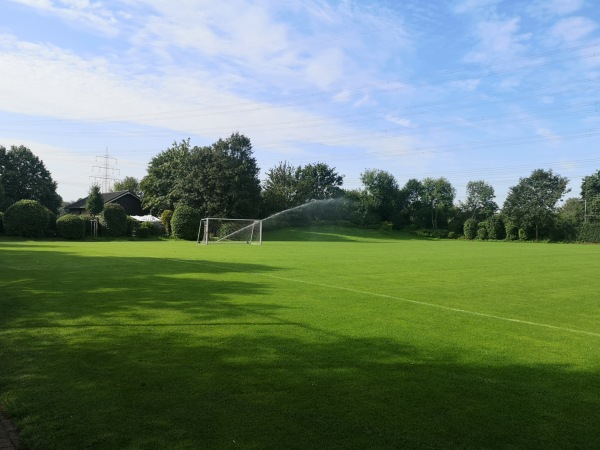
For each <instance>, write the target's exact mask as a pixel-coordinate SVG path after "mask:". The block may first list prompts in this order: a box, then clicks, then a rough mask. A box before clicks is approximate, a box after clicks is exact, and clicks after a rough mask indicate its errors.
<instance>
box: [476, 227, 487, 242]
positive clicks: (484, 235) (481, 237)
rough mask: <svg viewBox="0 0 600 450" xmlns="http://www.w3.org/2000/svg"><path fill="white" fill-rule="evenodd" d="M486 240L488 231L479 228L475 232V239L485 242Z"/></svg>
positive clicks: (484, 228)
mask: <svg viewBox="0 0 600 450" xmlns="http://www.w3.org/2000/svg"><path fill="white" fill-rule="evenodd" d="M487 238H488V230H487V228H486V227H481V228H479V229H478V230H477V239H479V240H480V241H485V240H486V239H487Z"/></svg>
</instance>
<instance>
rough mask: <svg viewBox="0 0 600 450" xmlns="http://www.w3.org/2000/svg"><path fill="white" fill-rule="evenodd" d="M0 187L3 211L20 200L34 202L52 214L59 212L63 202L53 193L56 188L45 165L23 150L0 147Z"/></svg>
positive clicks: (0, 208) (22, 147) (21, 147)
mask: <svg viewBox="0 0 600 450" xmlns="http://www.w3.org/2000/svg"><path fill="white" fill-rule="evenodd" d="M0 183H2V189H3V191H4V201H3V203H2V204H1V205H0V210H2V211H4V210H6V208H8V207H9V206H10V205H12V204H13V203H15V202H17V201H19V200H35V201H37V202H39V203H40V204H41V205H42V206H45V207H46V208H48V209H49V210H51V211H53V212H58V210H59V208H60V206H61V203H62V198H61V197H60V195H58V194H57V193H56V188H57V184H56V182H55V181H54V180H53V179H52V176H51V174H50V172H49V171H48V170H47V169H46V166H44V163H43V162H42V161H41V160H40V159H39V158H38V157H37V156H35V155H34V154H33V153H32V152H31V150H29V149H28V148H27V147H24V146H22V145H21V146H18V147H16V146H14V145H13V146H11V148H10V150H7V149H6V148H5V147H3V146H0Z"/></svg>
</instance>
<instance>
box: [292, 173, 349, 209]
mask: <svg viewBox="0 0 600 450" xmlns="http://www.w3.org/2000/svg"><path fill="white" fill-rule="evenodd" d="M296 179H297V180H298V190H297V195H296V196H297V201H298V202H299V204H302V203H305V202H309V201H311V200H325V199H329V198H335V197H339V196H341V195H342V189H341V186H342V184H343V183H344V176H343V175H340V174H338V173H337V172H336V170H335V167H329V166H328V165H327V164H325V163H314V164H307V165H305V166H304V167H298V168H297V169H296Z"/></svg>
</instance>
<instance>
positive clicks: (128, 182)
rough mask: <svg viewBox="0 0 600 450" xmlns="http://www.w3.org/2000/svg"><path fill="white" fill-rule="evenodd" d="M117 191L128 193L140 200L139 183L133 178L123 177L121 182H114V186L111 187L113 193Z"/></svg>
mask: <svg viewBox="0 0 600 450" xmlns="http://www.w3.org/2000/svg"><path fill="white" fill-rule="evenodd" d="M118 191H129V192H131V193H132V194H135V195H137V196H138V197H140V198H141V197H142V191H141V189H140V182H139V180H138V179H137V178H135V177H125V178H123V179H122V180H121V181H115V184H114V186H113V192H118Z"/></svg>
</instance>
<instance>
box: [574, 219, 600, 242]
mask: <svg viewBox="0 0 600 450" xmlns="http://www.w3.org/2000/svg"><path fill="white" fill-rule="evenodd" d="M578 240H579V241H580V242H600V223H590V222H586V223H584V224H583V225H582V226H581V228H580V230H579V239H578Z"/></svg>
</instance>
